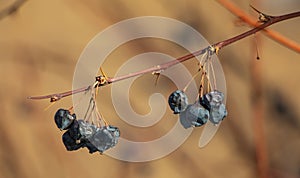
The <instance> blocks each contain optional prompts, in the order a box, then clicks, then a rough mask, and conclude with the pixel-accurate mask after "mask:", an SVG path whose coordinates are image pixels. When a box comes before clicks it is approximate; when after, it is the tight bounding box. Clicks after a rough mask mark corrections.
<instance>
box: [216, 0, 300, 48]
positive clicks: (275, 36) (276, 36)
mask: <svg viewBox="0 0 300 178" xmlns="http://www.w3.org/2000/svg"><path fill="white" fill-rule="evenodd" d="M217 1H218V2H219V3H220V4H221V5H223V6H224V7H225V8H226V9H228V10H229V11H230V12H231V13H233V14H234V15H236V16H237V17H239V18H240V19H241V20H243V21H244V22H246V23H247V24H249V25H251V26H252V27H257V26H258V24H257V19H254V18H253V17H251V16H249V15H248V14H246V13H245V12H244V11H243V10H241V9H240V8H239V7H237V6H236V5H234V4H233V3H232V2H230V1H228V0H217ZM263 32H264V33H265V34H266V35H267V36H268V37H269V38H271V39H273V40H275V41H276V42H278V43H280V44H282V45H284V46H286V47H288V48H290V49H292V50H294V51H296V52H298V53H300V44H298V43H296V42H295V41H293V40H291V39H289V38H286V37H285V36H283V35H281V34H280V33H278V32H276V31H274V30H270V29H264V30H263Z"/></svg>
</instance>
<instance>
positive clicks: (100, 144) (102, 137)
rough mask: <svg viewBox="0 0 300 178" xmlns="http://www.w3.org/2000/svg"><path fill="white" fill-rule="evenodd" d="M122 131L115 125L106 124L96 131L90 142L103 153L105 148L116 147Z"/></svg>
mask: <svg viewBox="0 0 300 178" xmlns="http://www.w3.org/2000/svg"><path fill="white" fill-rule="evenodd" d="M119 137H120V131H119V129H118V128H117V127H114V126H105V127H101V128H97V131H96V133H95V134H94V135H93V137H92V138H91V139H90V142H91V143H92V144H93V145H94V146H95V147H96V148H97V149H98V150H99V152H100V153H103V152H104V151H105V150H107V149H109V148H112V147H114V146H115V145H116V144H117V143H118V139H119Z"/></svg>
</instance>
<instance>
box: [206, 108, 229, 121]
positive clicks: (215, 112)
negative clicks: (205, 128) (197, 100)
mask: <svg viewBox="0 0 300 178" xmlns="http://www.w3.org/2000/svg"><path fill="white" fill-rule="evenodd" d="M226 116H227V110H226V107H225V105H224V104H223V103H222V104H221V105H220V106H219V107H213V108H212V109H211V110H210V117H209V121H210V122H212V123H213V124H219V123H220V122H221V121H222V120H223V119H224V118H225V117H226Z"/></svg>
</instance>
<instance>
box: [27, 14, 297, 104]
mask: <svg viewBox="0 0 300 178" xmlns="http://www.w3.org/2000/svg"><path fill="white" fill-rule="evenodd" d="M299 16H300V11H298V12H294V13H290V14H286V15H282V16H271V18H270V20H268V21H267V22H265V23H263V24H261V25H259V26H257V27H255V28H253V29H251V30H249V31H246V32H244V33H242V34H240V35H237V36H234V37H232V38H229V39H227V40H224V41H220V42H217V43H215V44H213V45H211V46H208V47H206V48H204V49H201V50H198V51H195V52H193V53H189V54H187V55H185V56H182V57H179V58H177V59H175V60H173V61H170V62H166V63H163V64H160V65H156V66H153V67H150V68H148V69H144V70H140V71H137V72H133V73H129V74H126V75H123V76H119V77H114V78H107V82H106V83H105V84H103V85H108V84H111V83H114V82H118V81H121V80H125V79H128V78H132V77H136V76H139V75H143V74H147V73H152V72H155V73H160V72H162V71H164V70H166V69H168V68H170V67H172V66H174V65H176V64H178V63H181V62H184V61H186V60H189V59H191V58H194V57H195V56H199V55H202V54H204V53H205V52H213V53H217V52H218V50H220V49H222V48H223V47H225V46H228V45H230V44H232V43H234V42H236V41H239V40H241V39H243V38H246V37H248V36H250V35H253V34H255V33H256V32H258V31H261V30H263V29H264V28H266V27H268V26H271V25H272V24H275V23H278V22H281V21H284V20H288V19H291V18H295V17H299ZM103 85H99V86H103ZM90 87H91V86H88V87H82V88H79V89H76V90H72V91H67V92H63V93H57V94H51V95H45V96H35V97H28V99H47V98H50V101H51V102H54V101H57V100H59V99H61V98H63V97H66V96H70V95H73V94H77V93H81V92H85V91H87V90H89V89H90Z"/></svg>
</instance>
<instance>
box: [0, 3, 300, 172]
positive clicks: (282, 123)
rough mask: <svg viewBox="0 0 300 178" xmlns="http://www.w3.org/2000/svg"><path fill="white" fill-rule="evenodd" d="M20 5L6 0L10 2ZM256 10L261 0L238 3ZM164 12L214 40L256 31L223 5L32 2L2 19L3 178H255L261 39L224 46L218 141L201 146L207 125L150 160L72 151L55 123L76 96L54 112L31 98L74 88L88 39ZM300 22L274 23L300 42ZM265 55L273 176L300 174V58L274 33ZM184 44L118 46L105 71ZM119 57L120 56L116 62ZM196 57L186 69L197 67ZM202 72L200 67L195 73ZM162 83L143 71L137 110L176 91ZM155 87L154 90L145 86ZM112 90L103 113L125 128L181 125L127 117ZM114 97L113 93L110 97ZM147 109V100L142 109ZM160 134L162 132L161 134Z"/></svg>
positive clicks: (288, 7) (278, 6)
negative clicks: (142, 123)
mask: <svg viewBox="0 0 300 178" xmlns="http://www.w3.org/2000/svg"><path fill="white" fill-rule="evenodd" d="M11 2H12V1H8V0H1V1H0V8H1V9H3V8H5V7H6V6H7V5H8V4H9V3H11ZM235 3H236V4H237V5H238V6H239V7H240V8H242V9H244V10H245V11H246V12H250V11H251V10H250V8H249V4H250V3H252V2H251V1H247V0H244V1H235ZM259 7H260V9H262V10H263V11H265V12H266V13H269V14H274V15H280V14H282V13H288V12H293V11H296V10H300V3H299V1H297V0H295V1H286V2H284V1H277V2H273V1H264V2H263V3H261V5H260V6H259ZM145 15H155V16H164V17H170V18H174V19H177V20H180V21H182V22H185V23H187V24H189V25H191V26H192V27H194V28H195V29H196V30H198V31H199V32H200V33H201V34H202V35H203V36H205V37H206V39H207V40H208V41H210V42H212V43H213V42H217V41H220V40H223V39H226V38H228V37H231V36H233V35H236V34H239V33H241V32H244V31H246V30H247V29H249V28H248V27H247V26H236V25H235V24H236V23H235V22H236V21H237V18H236V17H235V16H234V15H232V14H231V13H230V12H229V11H228V10H226V9H224V8H223V7H222V6H221V5H220V4H218V3H217V2H215V1H210V0H206V1H196V0H188V1H179V0H175V1H167V0H153V1H137V0H132V1H104V0H86V1H79V0H77V1H75V0H51V1H45V0H29V1H27V2H26V3H25V4H24V5H23V6H22V7H21V8H20V9H19V11H18V12H17V13H15V14H13V15H11V16H9V17H5V18H3V19H2V20H1V21H0V67H1V68H0V77H1V80H0V86H1V87H0V113H1V116H0V136H1V140H0V177H1V178H15V177H20V178H21V177H22V178H33V177H43V178H46V177H57V178H75V177H87V178H89V177H91V178H92V177H93V178H94V177H104V178H106V177H122V178H125V177H130V178H131V177H134V178H135V177H155V178H158V177H172V178H180V177H211V178H213V177H230V178H241V177H243V178H253V177H258V175H257V168H256V165H257V162H256V156H255V145H254V138H253V135H254V134H253V122H252V121H253V118H252V116H253V112H252V110H251V107H250V102H251V97H252V96H253V95H252V93H251V90H250V88H251V78H250V70H249V64H250V60H255V59H254V56H255V50H253V41H254V39H253V38H252V37H250V38H247V39H245V40H242V41H239V42H237V43H235V44H233V45H231V46H228V47H226V48H224V49H223V50H221V52H220V55H219V58H220V59H221V63H222V65H223V67H224V71H225V75H226V80H227V89H228V96H227V101H228V103H227V105H228V110H229V115H228V118H227V119H226V121H224V122H223V123H222V126H221V128H220V129H219V131H218V133H217V135H216V136H215V138H214V139H213V141H212V142H211V143H210V144H209V145H208V146H207V147H206V148H204V149H199V148H198V147H197V144H198V139H199V135H200V134H201V131H202V129H201V128H200V129H197V130H195V131H194V132H193V133H192V135H191V137H189V139H188V140H187V141H186V142H185V143H184V144H183V145H182V146H181V147H180V148H179V149H177V150H176V151H175V152H173V153H171V154H170V155H168V156H167V157H165V158H163V159H159V160H156V161H153V162H148V163H127V162H122V161H118V160H115V159H112V158H110V157H108V156H100V155H98V154H94V155H90V154H88V152H87V150H85V149H82V150H79V151H76V152H67V151H66V150H65V148H64V146H63V144H62V142H61V135H62V133H61V132H60V131H58V129H57V128H56V126H55V124H54V121H53V114H54V113H55V111H56V110H57V109H58V108H59V107H69V106H70V105H71V99H70V98H66V99H64V100H62V101H60V102H58V103H56V105H54V106H53V107H51V108H50V109H49V110H47V111H44V108H45V107H47V106H48V104H49V103H48V101H29V100H27V99H26V97H27V96H30V95H38V94H48V93H53V92H60V91H65V90H69V89H70V88H71V87H72V77H73V70H74V68H75V65H76V62H77V59H78V58H79V55H80V53H81V52H82V50H83V49H84V47H85V45H86V44H87V43H88V42H89V41H90V40H91V39H92V38H93V37H94V36H95V35H96V34H97V33H98V32H100V31H101V30H103V29H105V28H106V27H108V26H110V25H112V24H114V23H116V22H119V21H121V20H124V19H128V18H132V17H138V16H145ZM299 25H300V19H299V18H298V19H294V20H289V21H287V22H283V23H280V24H277V25H274V26H273V27H272V29H275V30H278V31H279V32H281V33H282V34H284V35H286V36H287V37H289V38H291V39H293V40H295V41H297V42H298V43H300V31H299V28H300V26H299ZM260 41H261V43H260V45H259V46H258V47H259V53H260V57H261V60H259V61H257V63H259V65H260V66H261V68H262V75H261V79H262V81H263V101H264V106H265V107H264V111H265V117H264V125H263V128H264V129H265V134H266V138H267V139H266V145H267V153H266V154H267V156H268V158H269V165H270V170H271V173H272V175H273V177H291V178H292V177H293V178H294V177H295V178H296V177H300V137H299V136H300V110H299V108H300V94H299V91H300V71H299V66H300V56H299V53H296V52H294V51H292V50H290V49H287V48H286V47H284V46H282V45H280V44H278V43H276V42H274V41H272V40H270V39H269V38H267V37H265V36H261V38H260ZM176 49H177V48H176V46H174V45H173V46H172V44H166V43H165V42H161V41H157V40H149V41H147V42H145V41H144V42H143V41H139V42H132V43H129V44H127V45H125V46H123V47H121V48H119V49H118V50H117V51H115V52H114V53H113V54H112V55H111V56H110V59H114V60H115V63H114V65H112V63H110V60H109V59H108V60H107V61H106V62H105V64H104V65H103V68H104V69H105V70H106V72H107V74H108V75H110V76H112V75H114V72H116V70H117V68H116V67H117V66H118V65H121V64H122V63H123V62H125V61H126V59H128V58H129V57H132V56H134V55H136V54H139V53H142V52H147V51H160V52H165V53H168V54H170V55H173V56H174V57H179V56H181V55H184V54H185V53H184V51H180V50H176ZM116 61H117V62H116ZM194 64H195V61H194V63H193V62H192V61H191V62H190V61H188V62H186V63H185V65H187V66H190V67H193V65H194ZM191 70H193V69H191ZM161 80H163V81H165V82H159V84H158V86H156V87H155V86H154V79H153V76H151V75H145V76H143V77H141V78H140V79H139V80H138V81H136V83H135V84H134V85H133V88H132V95H136V96H137V97H134V98H133V99H132V105H133V107H135V108H136V110H137V112H139V113H142V114H145V113H147V112H149V107H148V106H147V101H148V96H149V95H150V94H151V93H153V92H163V93H166V96H167V94H168V93H170V92H171V91H173V90H174V89H175V87H174V85H172V84H171V82H170V81H168V80H166V79H164V78H162V79H161ZM145 86H146V87H147V88H148V90H145V89H144V88H145ZM109 89H110V87H106V88H104V89H103V93H104V94H102V98H103V99H101V101H99V103H100V105H101V106H102V109H101V110H102V114H103V115H104V116H105V117H106V118H107V120H108V121H110V122H111V123H112V124H113V125H118V126H119V127H120V129H121V130H122V134H123V135H126V136H125V137H128V138H132V139H136V140H143V139H146V140H147V139H153V138H157V137H159V135H162V134H164V133H166V132H167V131H168V129H170V128H171V127H172V125H173V124H174V123H175V121H174V120H172V119H170V118H169V117H173V116H172V114H171V112H169V113H167V114H166V116H165V118H163V119H162V121H161V122H160V123H159V124H157V125H155V126H154V127H152V128H150V130H146V131H145V130H143V129H136V128H132V127H130V126H127V125H126V124H125V123H123V122H121V121H120V119H119V118H118V117H117V115H116V114H115V112H114V110H113V106H112V104H111V100H110V93H109V92H110V91H109ZM105 93H106V94H105ZM137 105H141V106H142V107H141V106H137ZM153 133H155V134H153Z"/></svg>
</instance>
